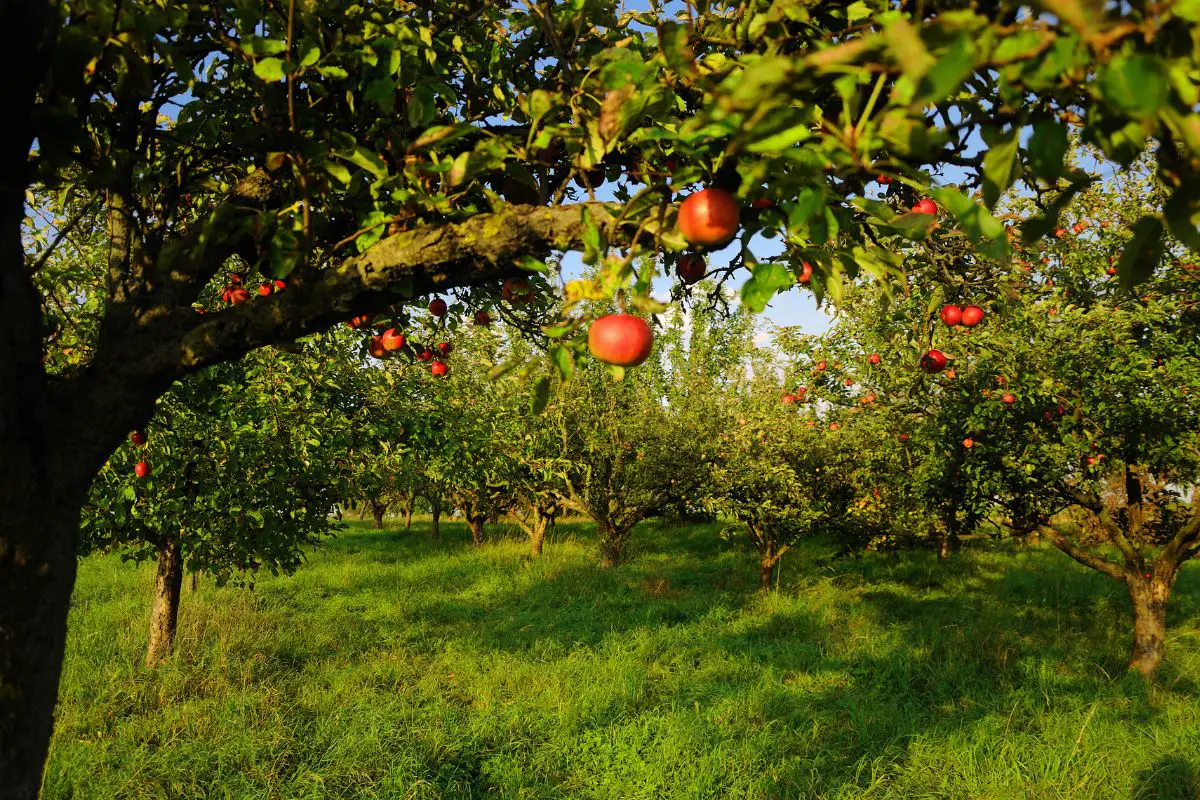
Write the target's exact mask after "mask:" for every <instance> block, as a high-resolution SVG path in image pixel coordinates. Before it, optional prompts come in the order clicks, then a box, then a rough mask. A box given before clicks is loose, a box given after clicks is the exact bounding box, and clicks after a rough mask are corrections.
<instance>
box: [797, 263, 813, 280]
mask: <svg viewBox="0 0 1200 800" xmlns="http://www.w3.org/2000/svg"><path fill="white" fill-rule="evenodd" d="M812 273H813V269H812V264H810V263H808V262H807V261H805V262H804V263H803V264H801V265H800V277H799V278H797V279H796V280H798V281H800V282H801V283H808V282H809V281H811V280H812Z"/></svg>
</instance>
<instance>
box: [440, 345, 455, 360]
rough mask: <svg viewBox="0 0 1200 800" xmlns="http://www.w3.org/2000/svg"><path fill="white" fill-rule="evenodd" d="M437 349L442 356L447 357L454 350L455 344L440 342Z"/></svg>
mask: <svg viewBox="0 0 1200 800" xmlns="http://www.w3.org/2000/svg"><path fill="white" fill-rule="evenodd" d="M437 351H438V353H439V354H440V355H441V357H442V358H445V357H446V356H448V355H450V354H451V353H453V352H454V345H453V344H451V343H450V342H438V343H437Z"/></svg>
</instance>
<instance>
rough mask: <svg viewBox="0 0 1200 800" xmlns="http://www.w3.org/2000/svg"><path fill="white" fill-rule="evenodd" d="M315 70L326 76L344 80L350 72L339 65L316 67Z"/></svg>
mask: <svg viewBox="0 0 1200 800" xmlns="http://www.w3.org/2000/svg"><path fill="white" fill-rule="evenodd" d="M317 72H319V73H321V74H322V75H324V76H325V77H326V78H334V79H337V80H344V79H346V78H349V77H350V73H349V72H347V71H346V70H344V69H342V68H341V67H317Z"/></svg>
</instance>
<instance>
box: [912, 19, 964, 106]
mask: <svg viewBox="0 0 1200 800" xmlns="http://www.w3.org/2000/svg"><path fill="white" fill-rule="evenodd" d="M974 70H975V57H974V55H973V54H972V52H971V37H970V36H969V35H968V34H965V33H964V34H960V35H959V36H958V37H957V38H956V39H955V40H954V43H953V44H952V45H950V47H949V48H948V49H947V50H946V52H945V53H943V54H942V56H941V58H939V59H938V60H937V63H936V64H934V65H933V66H932V67H930V68H929V70H928V71H927V72H926V73H925V77H924V79H923V80H922V81H921V85H920V93H921V99H922V100H923V101H924V102H926V103H940V102H941V101H943V100H945V99H946V98H947V97H949V96H950V95H952V94H954V93H955V92H956V91H958V89H959V87H960V86H962V83H963V81H965V80H966V79H967V78H968V77H970V75H971V73H972V72H973V71H974Z"/></svg>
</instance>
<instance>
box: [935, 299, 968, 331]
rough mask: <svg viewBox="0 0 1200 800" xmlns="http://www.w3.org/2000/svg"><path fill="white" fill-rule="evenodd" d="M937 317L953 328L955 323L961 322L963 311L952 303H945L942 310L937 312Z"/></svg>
mask: <svg viewBox="0 0 1200 800" xmlns="http://www.w3.org/2000/svg"><path fill="white" fill-rule="evenodd" d="M938 317H940V318H941V320H942V322H944V323H945V324H947V325H949V326H950V327H951V328H953V327H954V326H955V325H957V324H958V323H960V322H962V318H963V312H962V309H961V308H959V307H958V306H956V305H954V304H952V303H947V304H946V305H944V306H942V310H941V311H940V312H939V313H938Z"/></svg>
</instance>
